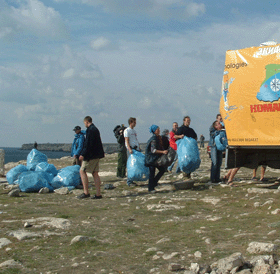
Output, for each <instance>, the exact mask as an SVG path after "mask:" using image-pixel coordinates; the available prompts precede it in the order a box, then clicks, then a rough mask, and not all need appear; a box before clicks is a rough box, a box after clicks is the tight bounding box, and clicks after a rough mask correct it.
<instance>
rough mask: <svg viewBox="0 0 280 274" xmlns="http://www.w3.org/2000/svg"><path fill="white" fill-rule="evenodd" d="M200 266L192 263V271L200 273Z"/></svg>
mask: <svg viewBox="0 0 280 274" xmlns="http://www.w3.org/2000/svg"><path fill="white" fill-rule="evenodd" d="M199 269H200V267H199V264H198V263H191V266H190V270H191V271H192V272H194V273H195V274H197V273H199Z"/></svg>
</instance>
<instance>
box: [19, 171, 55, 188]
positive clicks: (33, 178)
mask: <svg viewBox="0 0 280 274" xmlns="http://www.w3.org/2000/svg"><path fill="white" fill-rule="evenodd" d="M51 180H52V176H51V175H50V174H49V173H47V172H44V171H27V172H24V173H22V174H21V175H19V178H18V184H19V188H20V190H21V191H22V192H38V191H39V190H40V189H41V188H43V187H47V188H48V189H49V190H50V191H53V187H52V186H51V185H50V181H51Z"/></svg>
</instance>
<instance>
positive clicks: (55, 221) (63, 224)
mask: <svg viewBox="0 0 280 274" xmlns="http://www.w3.org/2000/svg"><path fill="white" fill-rule="evenodd" d="M25 222H28V223H30V224H32V225H34V227H38V228H40V227H43V226H48V227H54V228H59V229H68V228H70V225H71V222H70V221H69V220H67V219H64V218H54V217H39V218H34V219H28V220H25Z"/></svg>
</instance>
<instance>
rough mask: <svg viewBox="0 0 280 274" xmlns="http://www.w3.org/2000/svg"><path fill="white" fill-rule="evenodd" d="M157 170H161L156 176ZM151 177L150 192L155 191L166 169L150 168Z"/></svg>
mask: <svg viewBox="0 0 280 274" xmlns="http://www.w3.org/2000/svg"><path fill="white" fill-rule="evenodd" d="M156 168H157V169H158V170H159V172H158V174H157V175H156V176H155V173H156ZM149 170H150V175H149V191H152V190H155V187H156V186H157V185H158V181H159V179H160V178H161V177H162V175H163V174H164V172H165V167H162V166H161V167H155V166H149Z"/></svg>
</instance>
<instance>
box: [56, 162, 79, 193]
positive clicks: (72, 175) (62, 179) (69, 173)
mask: <svg viewBox="0 0 280 274" xmlns="http://www.w3.org/2000/svg"><path fill="white" fill-rule="evenodd" d="M80 183H81V176H80V166H78V165H75V166H67V167H65V168H62V169H60V170H59V171H58V174H57V175H56V176H55V177H54V178H53V180H52V181H51V185H52V187H53V188H54V189H57V188H60V187H70V186H74V187H75V186H77V185H79V184H80Z"/></svg>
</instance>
